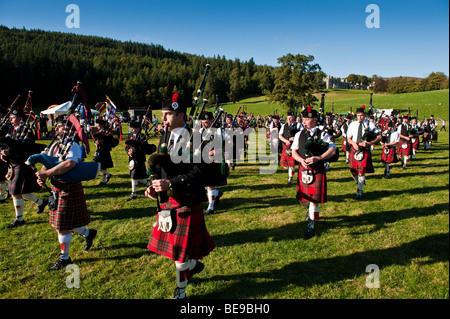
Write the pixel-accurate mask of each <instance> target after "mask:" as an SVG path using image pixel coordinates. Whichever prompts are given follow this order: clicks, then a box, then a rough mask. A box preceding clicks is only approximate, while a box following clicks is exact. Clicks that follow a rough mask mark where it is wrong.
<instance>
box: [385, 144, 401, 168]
mask: <svg viewBox="0 0 450 319" xmlns="http://www.w3.org/2000/svg"><path fill="white" fill-rule="evenodd" d="M385 149H386V146H385V147H383V150H382V152H381V162H383V163H385V164H391V163H397V162H398V161H399V160H398V157H397V148H396V147H395V146H394V147H390V148H389V153H388V154H386V153H385V152H384V150H385Z"/></svg>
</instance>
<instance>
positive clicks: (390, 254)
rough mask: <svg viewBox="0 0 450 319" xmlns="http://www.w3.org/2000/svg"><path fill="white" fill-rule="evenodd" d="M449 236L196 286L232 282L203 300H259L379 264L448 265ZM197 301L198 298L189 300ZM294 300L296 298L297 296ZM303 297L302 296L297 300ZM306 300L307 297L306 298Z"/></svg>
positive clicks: (350, 276) (350, 275)
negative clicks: (424, 262) (424, 261)
mask: <svg viewBox="0 0 450 319" xmlns="http://www.w3.org/2000/svg"><path fill="white" fill-rule="evenodd" d="M448 249H449V235H448V233H446V234H436V235H431V236H427V237H423V238H420V239H417V240H414V241H412V242H409V243H406V244H403V245H400V246H398V247H392V248H386V249H378V250H369V251H364V252H357V253H353V254H351V255H347V256H337V257H332V258H321V259H313V260H309V261H305V262H300V261H299V262H292V263H290V264H288V265H286V266H285V267H283V268H281V269H273V270H270V271H266V272H250V273H243V274H239V275H217V276H212V277H210V278H206V279H201V278H198V279H194V281H193V283H195V282H202V281H208V282H210V281H216V282H230V281H231V282H232V283H231V284H229V285H227V286H225V287H224V288H222V289H217V290H216V291H214V292H212V293H209V294H204V295H201V298H225V299H226V298H239V299H242V298H243V299H248V298H258V297H261V296H266V295H270V294H273V293H277V292H282V291H284V290H286V289H289V287H290V286H292V285H294V286H298V287H305V288H309V287H313V286H316V285H327V284H330V283H333V282H338V281H342V280H346V279H349V280H353V279H354V278H355V277H359V276H363V275H367V274H368V273H366V267H367V265H369V264H376V265H377V266H378V267H379V268H380V272H381V273H382V271H383V268H385V267H389V266H392V265H410V264H411V261H412V260H413V259H415V258H423V257H429V258H430V259H431V260H430V261H428V262H427V263H429V264H431V263H437V262H448V258H449V253H448ZM189 297H190V298H192V299H195V296H189ZM294 297H295V296H294ZM298 297H301V296H298ZM303 297H306V296H303Z"/></svg>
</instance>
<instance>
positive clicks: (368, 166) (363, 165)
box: [348, 147, 375, 175]
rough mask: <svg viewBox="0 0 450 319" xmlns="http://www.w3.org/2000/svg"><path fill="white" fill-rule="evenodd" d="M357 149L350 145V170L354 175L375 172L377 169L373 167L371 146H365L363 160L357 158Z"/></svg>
mask: <svg viewBox="0 0 450 319" xmlns="http://www.w3.org/2000/svg"><path fill="white" fill-rule="evenodd" d="M355 152H356V150H355V149H354V148H353V147H350V154H349V156H348V163H349V165H350V172H351V173H352V175H356V174H358V175H365V174H366V173H374V172H375V169H374V168H373V163H372V153H370V150H369V148H364V150H363V152H364V158H363V160H362V161H357V160H356V159H355Z"/></svg>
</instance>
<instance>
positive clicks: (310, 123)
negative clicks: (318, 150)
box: [291, 106, 336, 238]
mask: <svg viewBox="0 0 450 319" xmlns="http://www.w3.org/2000/svg"><path fill="white" fill-rule="evenodd" d="M318 114H319V113H318V112H317V111H316V110H313V109H312V108H311V106H308V107H307V108H305V109H304V110H303V111H302V117H303V129H302V130H301V131H299V132H297V134H296V135H295V137H294V141H293V143H292V146H291V149H292V156H293V157H294V159H295V160H296V161H298V162H299V163H300V165H299V174H298V183H297V196H296V198H297V199H298V200H299V201H305V202H309V210H308V213H307V218H306V219H307V228H306V234H305V236H306V238H311V237H313V236H314V234H315V232H314V222H315V221H316V220H318V218H319V204H320V203H325V202H326V201H327V177H326V170H325V162H326V160H327V159H329V158H331V157H332V156H333V155H334V154H335V153H336V145H334V143H333V142H332V141H331V138H330V136H329V135H328V134H326V133H325V132H323V131H321V130H319V129H318V128H317V127H316V124H317V119H318ZM310 138H312V139H313V140H314V141H315V142H317V141H318V140H319V139H320V140H322V141H323V142H326V143H328V144H327V145H326V150H325V152H324V153H322V154H321V155H318V154H317V155H315V154H311V153H310V152H308V153H306V152H305V147H306V145H307V143H308V142H309V141H310ZM317 143H318V142H317ZM323 145H324V144H323Z"/></svg>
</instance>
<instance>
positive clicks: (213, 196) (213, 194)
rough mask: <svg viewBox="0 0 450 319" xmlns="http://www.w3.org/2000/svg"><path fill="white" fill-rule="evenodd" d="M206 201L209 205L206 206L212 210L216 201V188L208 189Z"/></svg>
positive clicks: (217, 192)
mask: <svg viewBox="0 0 450 319" xmlns="http://www.w3.org/2000/svg"><path fill="white" fill-rule="evenodd" d="M207 192H208V201H209V205H208V208H209V209H211V210H214V202H215V201H216V197H217V195H218V194H219V191H218V190H217V189H213V190H210V189H208V191H207Z"/></svg>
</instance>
